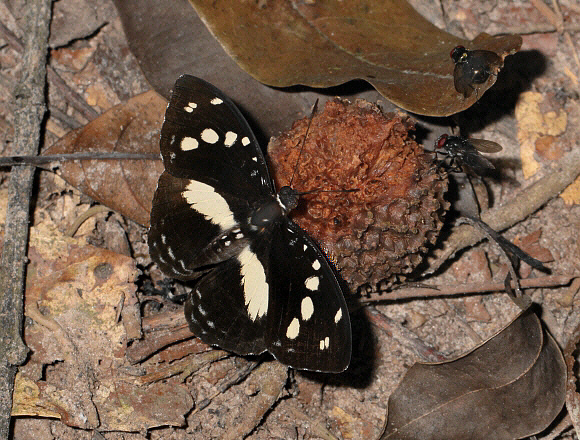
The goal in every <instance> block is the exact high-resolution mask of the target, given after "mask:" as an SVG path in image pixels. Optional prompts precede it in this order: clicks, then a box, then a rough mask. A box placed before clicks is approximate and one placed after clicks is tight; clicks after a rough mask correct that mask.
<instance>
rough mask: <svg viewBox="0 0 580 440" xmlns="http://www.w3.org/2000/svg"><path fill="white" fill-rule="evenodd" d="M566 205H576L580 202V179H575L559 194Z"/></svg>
mask: <svg viewBox="0 0 580 440" xmlns="http://www.w3.org/2000/svg"><path fill="white" fill-rule="evenodd" d="M560 197H562V200H564V203H566V205H577V204H579V203H580V179H576V180H575V181H574V182H573V183H572V184H571V185H570V186H569V187H568V188H566V189H565V190H564V191H562V193H561V194H560Z"/></svg>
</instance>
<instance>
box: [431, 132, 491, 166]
mask: <svg viewBox="0 0 580 440" xmlns="http://www.w3.org/2000/svg"><path fill="white" fill-rule="evenodd" d="M435 148H436V149H440V150H443V151H441V153H442V154H445V155H446V156H448V157H449V159H450V168H451V170H452V171H460V170H461V165H466V166H468V167H470V168H471V169H473V171H475V172H476V173H477V174H486V173H487V172H488V171H491V170H493V169H494V168H495V167H494V166H493V164H492V163H491V162H490V161H489V160H487V159H486V158H485V157H483V156H482V155H481V154H479V152H480V151H481V152H484V153H497V152H498V151H501V150H502V147H501V145H499V144H498V143H496V142H493V141H488V140H485V139H467V138H465V137H462V136H449V135H447V134H443V135H441V136H440V137H439V139H437V141H436V142H435Z"/></svg>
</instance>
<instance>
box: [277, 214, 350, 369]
mask: <svg viewBox="0 0 580 440" xmlns="http://www.w3.org/2000/svg"><path fill="white" fill-rule="evenodd" d="M272 241H273V243H279V242H282V243H286V244H287V246H286V247H284V248H281V247H279V246H275V245H273V246H272V248H271V253H270V271H269V279H270V280H271V289H272V292H273V296H275V298H276V301H275V302H274V303H273V306H272V310H271V311H269V313H270V314H271V318H272V319H271V320H270V322H269V326H270V328H269V331H268V333H267V336H266V340H267V343H268V347H269V348H268V350H269V351H270V352H271V353H272V354H273V355H274V356H275V357H276V358H277V359H278V360H279V361H281V362H283V363H285V364H288V365H292V366H293V367H295V368H299V369H300V368H304V369H309V370H316V371H325V372H340V371H343V370H345V369H346V367H347V366H348V364H349V362H350V354H351V344H352V342H351V329H350V319H349V315H348V308H347V306H346V303H345V301H344V297H343V295H342V290H341V288H340V286H339V284H338V280H337V279H336V276H335V274H334V271H333V269H332V268H331V266H330V264H329V262H328V260H327V258H326V256H325V255H324V254H323V253H322V251H321V250H320V249H319V248H318V246H317V245H316V244H315V243H314V242H313V241H312V240H311V239H310V238H309V237H308V235H307V234H306V233H305V232H304V231H303V230H302V229H301V228H299V227H298V226H297V225H296V224H295V223H293V222H292V221H291V220H289V219H285V221H283V222H281V223H280V224H279V225H278V227H277V228H276V230H275V231H274V235H273V240H272Z"/></svg>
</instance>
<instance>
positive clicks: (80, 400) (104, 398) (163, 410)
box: [14, 223, 193, 431]
mask: <svg viewBox="0 0 580 440" xmlns="http://www.w3.org/2000/svg"><path fill="white" fill-rule="evenodd" d="M28 255H29V258H30V264H29V266H28V280H27V289H26V298H25V303H26V314H27V316H28V317H29V318H31V319H30V320H27V323H26V328H25V340H26V343H27V345H28V346H29V347H30V348H31V349H32V355H31V356H30V358H29V360H28V362H27V364H26V365H24V366H23V367H21V370H20V372H21V377H20V382H19V384H20V385H21V386H20V387H19V388H17V394H16V395H15V402H16V405H15V407H14V414H20V415H23V414H26V415H35V414H38V415H44V416H52V417H54V416H55V415H56V416H58V417H60V418H61V420H62V421H63V422H64V423H65V424H67V425H69V426H74V427H79V428H83V429H92V428H96V427H99V428H102V429H105V430H120V431H138V430H141V429H143V427H144V426H147V427H156V426H165V425H172V426H182V425H183V424H184V415H185V414H187V413H188V412H189V411H190V410H191V408H192V406H193V399H192V398H191V395H190V394H189V392H188V391H187V390H186V389H185V388H183V387H181V385H178V384H172V385H169V384H152V385H150V386H138V385H137V384H135V383H134V378H133V377H132V376H129V375H127V374H126V373H124V368H123V367H124V366H125V365H126V364H127V361H126V359H125V349H126V343H127V333H126V331H125V327H124V326H123V325H122V324H121V323H119V322H118V321H117V309H118V307H120V306H123V308H125V307H127V308H129V307H130V306H131V305H132V304H134V303H135V302H136V301H137V299H136V295H135V293H136V286H135V284H134V280H135V279H136V277H137V271H136V268H135V262H134V260H133V259H132V258H130V257H127V256H124V255H121V254H116V253H114V252H111V251H109V250H106V249H100V248H96V247H93V246H90V245H87V244H86V243H85V240H84V239H75V238H70V237H64V236H62V235H61V234H60V233H59V232H58V230H57V229H56V228H55V227H54V225H51V224H47V223H40V224H38V225H37V226H35V227H34V228H32V230H31V239H30V250H29V254H28ZM121 299H122V300H123V303H122V304H120V300H121Z"/></svg>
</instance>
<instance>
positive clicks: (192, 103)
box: [183, 102, 197, 113]
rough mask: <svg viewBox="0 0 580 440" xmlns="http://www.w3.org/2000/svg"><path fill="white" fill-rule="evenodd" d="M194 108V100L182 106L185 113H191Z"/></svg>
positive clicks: (195, 105) (195, 106)
mask: <svg viewBox="0 0 580 440" xmlns="http://www.w3.org/2000/svg"><path fill="white" fill-rule="evenodd" d="M194 108H197V104H196V103H195V102H190V103H188V104H187V105H186V106H185V107H183V110H185V111H186V112H187V113H191V112H192V111H193V109H194Z"/></svg>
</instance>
